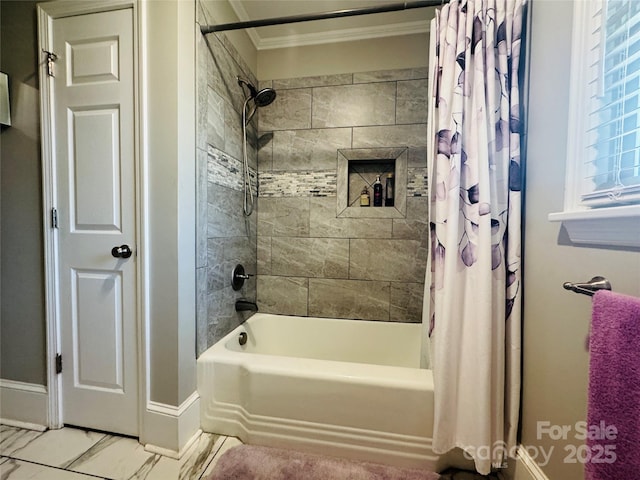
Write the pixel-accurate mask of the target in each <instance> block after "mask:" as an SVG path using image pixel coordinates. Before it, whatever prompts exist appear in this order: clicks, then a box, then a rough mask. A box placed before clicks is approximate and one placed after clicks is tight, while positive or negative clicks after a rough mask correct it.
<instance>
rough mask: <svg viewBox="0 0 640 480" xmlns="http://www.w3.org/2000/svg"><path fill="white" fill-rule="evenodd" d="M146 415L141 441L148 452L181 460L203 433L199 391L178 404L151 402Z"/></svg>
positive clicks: (148, 404)
mask: <svg viewBox="0 0 640 480" xmlns="http://www.w3.org/2000/svg"><path fill="white" fill-rule="evenodd" d="M144 415H145V418H144V422H143V425H144V430H143V432H141V434H140V443H142V444H143V445H144V448H145V450H147V451H148V452H152V453H158V454H160V455H164V456H167V457H170V458H175V459H179V458H180V457H182V455H184V453H185V452H186V451H187V450H188V449H189V447H190V446H191V445H193V443H195V442H196V441H197V440H198V438H199V437H200V434H201V433H202V431H201V430H200V397H199V395H198V392H193V394H191V395H190V396H189V398H187V399H186V400H185V401H184V402H182V404H181V405H180V406H179V407H175V406H172V405H165V404H161V403H157V402H148V403H147V408H146V411H145V413H144Z"/></svg>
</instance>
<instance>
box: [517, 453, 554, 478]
mask: <svg viewBox="0 0 640 480" xmlns="http://www.w3.org/2000/svg"><path fill="white" fill-rule="evenodd" d="M513 480H549V477H547V476H546V475H545V473H544V472H543V471H542V469H541V468H540V466H539V465H538V464H537V463H536V462H535V460H533V458H531V455H529V452H527V449H526V448H522V446H518V455H517V457H516V468H515V474H514V477H513Z"/></svg>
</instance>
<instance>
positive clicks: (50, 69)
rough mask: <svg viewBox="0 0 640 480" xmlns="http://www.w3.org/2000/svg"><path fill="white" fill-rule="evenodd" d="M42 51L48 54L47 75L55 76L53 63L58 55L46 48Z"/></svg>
mask: <svg viewBox="0 0 640 480" xmlns="http://www.w3.org/2000/svg"><path fill="white" fill-rule="evenodd" d="M42 52H43V53H44V54H45V55H46V56H47V75H49V76H50V77H55V74H54V72H53V63H54V62H55V61H56V60H57V59H58V56H57V55H56V54H55V53H53V52H47V51H46V50H42Z"/></svg>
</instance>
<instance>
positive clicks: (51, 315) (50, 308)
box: [37, 0, 148, 435]
mask: <svg viewBox="0 0 640 480" xmlns="http://www.w3.org/2000/svg"><path fill="white" fill-rule="evenodd" d="M137 3H138V2H137V1H136V0H74V1H67V2H60V1H52V2H47V3H41V4H38V8H37V15H38V51H39V55H40V57H39V59H40V61H39V79H40V124H41V141H42V146H41V152H42V199H43V222H44V277H45V282H44V283H45V285H44V287H45V318H46V322H45V323H46V347H47V350H46V368H47V393H48V395H47V396H48V412H47V419H48V427H49V428H52V429H56V428H62V426H63V425H64V418H63V409H62V406H63V401H64V398H63V394H64V392H63V390H62V378H61V375H59V374H57V373H56V355H57V354H58V353H60V351H61V321H60V305H59V290H58V276H59V264H58V260H59V245H58V231H57V230H56V228H53V225H52V216H51V212H52V211H53V208H55V207H56V206H57V204H58V201H57V200H58V198H57V190H56V187H57V186H56V181H57V179H56V155H55V138H54V136H53V133H54V131H55V128H54V127H55V125H54V116H53V112H54V110H53V100H54V97H53V79H52V78H51V77H49V75H48V72H47V70H48V69H47V61H46V60H47V58H46V55H45V54H44V53H43V51H51V48H52V44H53V38H52V35H53V28H52V27H53V24H52V22H53V20H55V19H58V18H64V17H69V16H76V15H86V14H91V13H102V12H108V11H113V10H122V9H128V8H130V9H132V12H133V61H134V67H133V71H134V95H133V97H134V155H135V158H134V176H135V199H134V203H135V206H134V208H135V212H136V221H135V226H136V252H137V258H136V260H137V261H136V289H137V292H136V305H135V314H136V318H135V323H136V332H137V342H136V349H137V360H138V407H137V408H138V435H141V434H142V431H143V419H144V415H143V410H144V405H145V402H146V398H147V395H146V384H147V381H146V380H147V375H145V371H146V363H147V362H146V361H145V359H146V355H147V351H146V350H147V349H146V346H147V344H148V342H147V341H146V340H145V339H146V336H147V332H148V329H147V328H144V322H143V321H142V319H144V318H146V317H145V310H146V306H145V303H144V301H143V300H144V298H145V297H146V293H145V292H146V276H144V274H145V268H144V266H145V264H146V261H145V259H146V256H147V249H146V235H145V232H146V229H145V222H144V218H146V217H144V216H143V213H144V211H146V208H147V205H146V202H145V199H146V178H147V176H146V171H145V170H146V169H145V168H143V162H142V161H141V153H142V130H141V125H142V111H143V110H142V108H141V90H140V84H141V83H140V82H141V73H142V72H141V62H140V57H141V55H140V52H141V49H140V45H141V44H140V30H141V29H140V16H139V12H138V5H137ZM54 53H55V52H54ZM56 67H57V68H61V67H60V65H59V64H58V65H56V66H54V70H55V68H56ZM63 362H64V358H63Z"/></svg>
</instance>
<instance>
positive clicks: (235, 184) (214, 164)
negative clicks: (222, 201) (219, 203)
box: [207, 145, 258, 193]
mask: <svg viewBox="0 0 640 480" xmlns="http://www.w3.org/2000/svg"><path fill="white" fill-rule="evenodd" d="M207 155H208V157H209V158H208V162H207V178H208V181H209V183H213V184H216V185H221V186H223V187H227V188H231V189H233V190H237V191H242V189H243V180H242V179H243V176H242V162H241V161H240V160H237V159H235V158H233V157H232V156H230V155H227V154H226V153H224V152H222V151H220V150H218V149H217V148H214V147H212V146H211V145H209V146H208V147H207ZM249 177H250V178H251V184H252V185H253V188H254V193H255V188H256V185H257V180H258V176H257V172H256V171H255V169H253V168H249Z"/></svg>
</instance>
